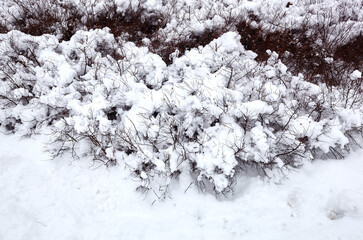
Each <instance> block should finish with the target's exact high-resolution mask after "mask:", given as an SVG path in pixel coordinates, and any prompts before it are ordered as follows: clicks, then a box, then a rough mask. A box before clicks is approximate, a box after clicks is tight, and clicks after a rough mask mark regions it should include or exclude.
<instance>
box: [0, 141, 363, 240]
mask: <svg viewBox="0 0 363 240" xmlns="http://www.w3.org/2000/svg"><path fill="white" fill-rule="evenodd" d="M46 142H47V136H38V137H34V138H32V139H20V137H19V136H18V135H11V136H5V135H1V136H0V191H1V194H0V212H1V215H0V226H1V227H0V239H2V240H18V239H19V240H20V239H27V240H42V239H47V240H48V239H54V240H57V239H62V240H63V239H90V240H91V239H109V240H113V239H207V240H212V239H221V238H223V239H349V240H358V239H362V237H363V228H362V226H363V158H362V154H363V151H362V150H360V151H359V152H356V153H352V154H351V156H350V157H348V158H347V159H345V160H325V161H322V160H317V161H314V162H312V163H308V164H305V165H304V167H302V168H301V169H299V170H298V171H297V172H290V173H288V175H287V178H286V179H284V180H281V181H279V182H274V181H266V180H263V179H260V178H258V177H255V176H244V177H240V178H239V180H238V183H237V185H236V189H235V192H234V196H233V198H229V199H226V198H224V197H223V196H222V195H221V196H218V197H217V198H216V197H215V196H214V195H212V194H209V193H207V194H203V193H201V192H198V189H197V188H196V186H195V185H194V184H191V180H190V178H189V177H188V176H187V175H181V176H180V180H179V182H178V183H175V184H174V185H173V186H172V188H171V189H170V193H169V196H170V198H167V199H166V200H165V201H158V200H156V199H157V197H156V196H155V195H154V194H153V193H152V192H149V193H148V194H145V193H144V194H143V193H140V192H136V191H135V190H134V189H135V187H136V186H137V183H135V182H134V181H133V180H132V179H130V178H129V176H128V174H129V173H128V171H126V170H125V169H124V168H123V166H121V165H118V166H115V167H112V168H105V167H103V166H102V167H99V165H97V164H95V165H90V161H87V160H84V159H83V160H79V161H73V160H71V158H69V157H67V156H64V157H63V158H62V159H57V160H49V156H48V155H47V153H46V152H44V151H43V150H44V144H46ZM154 200H156V201H155V202H154Z"/></svg>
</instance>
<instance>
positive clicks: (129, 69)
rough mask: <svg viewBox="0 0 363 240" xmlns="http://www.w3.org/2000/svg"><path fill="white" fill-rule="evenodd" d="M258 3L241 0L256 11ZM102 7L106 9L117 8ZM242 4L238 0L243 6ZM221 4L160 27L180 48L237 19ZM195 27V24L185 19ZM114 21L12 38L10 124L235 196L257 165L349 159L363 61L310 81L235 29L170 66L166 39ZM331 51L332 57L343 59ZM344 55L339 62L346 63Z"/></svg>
mask: <svg viewBox="0 0 363 240" xmlns="http://www.w3.org/2000/svg"><path fill="white" fill-rule="evenodd" d="M127 2H128V1H127ZM150 2H151V1H146V2H145V3H143V4H144V5H143V7H142V9H143V11H145V12H147V11H148V12H155V11H156V10H157V11H158V12H160V13H162V14H166V12H163V9H164V10H165V9H168V8H167V7H168V6H169V7H170V6H171V5H170V3H168V4H166V5H162V4H161V3H159V2H157V3H156V2H155V4H154V5H151V4H150ZM231 2H234V1H231ZM261 2H263V1H261ZM346 2H347V4H348V3H350V2H352V4H353V1H350V2H349V1H346ZM14 3H16V4H15V5H13V6H11V7H10V8H9V12H12V13H13V14H12V16H13V17H14V19H15V20H17V19H18V18H17V16H18V17H19V16H21V14H24V12H21V11H20V12H17V10H16V9H18V8H19V6H21V4H24V3H23V2H22V1H14ZM49 3H52V4H53V5H52V7H61V6H63V5H59V4H60V3H59V2H57V1H49ZM123 3H124V2H123V1H116V2H114V5H113V7H114V6H118V7H119V8H117V9H116V10H117V11H121V12H122V9H124V10H125V9H130V6H127V7H125V8H122V6H123V5H122V4H123ZM219 3H220V2H219V1H216V3H215V5H213V4H212V6H219V5H218V4H219ZM148 4H149V5H148ZM175 4H176V5H178V3H177V2H176V3H175ZM195 4H196V3H195ZM253 4H254V3H253V2H245V3H244V4H241V6H243V7H244V9H249V8H251V9H249V11H252V10H256V11H257V10H258V9H259V8H256V7H253V6H250V5H253ZM83 6H84V5H83ZM94 6H98V8H97V9H99V11H100V12H102V11H103V10H104V9H109V8H107V6H108V5H102V4H101V5H97V4H95V5H94ZM158 6H163V7H164V8H160V9H157V7H158ZM238 6H239V5H238ZM238 6H234V5H233V4H232V3H231V5H230V7H231V8H232V9H235V8H236V9H239V8H242V7H238ZM274 6H275V7H276V6H278V4H276V5H274ZM109 7H110V8H111V7H112V6H109ZM137 7H140V5H138V6H134V8H135V11H137V9H138V8H137ZM174 7H175V8H176V6H174ZM134 8H133V6H131V9H134ZM180 8H182V9H188V8H187V7H186V8H183V7H182V6H180ZM102 9H103V10H102ZM120 9H121V10H120ZM173 9H174V8H173ZM189 9H190V7H189ZM197 9H198V8H197ZM199 9H200V8H199ZM227 9H228V8H227ZM86 10H87V9H86ZM86 10H85V11H86ZM116 10H115V11H116ZM217 10H218V9H214V8H211V9H210V11H211V12H212V13H213V15H206V16H204V15H203V18H202V19H205V21H204V22H203V23H204V24H205V25H198V21H192V20H191V19H192V18H198V16H199V15H198V14H202V13H203V14H206V12H205V11H202V10H200V12H198V11H197V10H195V9H194V10H193V11H194V12H193V14H192V16H189V17H188V16H184V17H183V18H182V19H189V23H185V22H183V21H182V19H179V18H181V16H182V15H180V14H179V15H175V14H176V13H175V12H174V13H172V14H171V15H170V16H169V18H170V19H171V20H170V22H168V23H167V24H166V23H165V24H163V26H164V28H162V29H161V28H160V29H159V27H158V28H156V29H154V30H155V31H158V34H159V35H160V36H165V35H163V32H164V33H167V32H173V31H174V32H173V33H174V34H172V35H170V36H169V37H170V39H163V40H164V41H165V43H166V45H168V44H170V43H172V42H173V41H174V42H175V43H176V44H178V41H179V40H180V39H181V38H183V36H182V35H183V34H186V38H188V37H190V36H195V35H190V34H195V32H194V33H189V32H188V31H189V30H190V29H194V31H200V32H201V33H200V34H202V32H204V31H205V28H208V26H209V25H208V24H210V28H214V29H218V26H219V25H221V26H222V25H223V26H226V25H225V21H226V19H228V18H227V16H224V15H223V18H222V17H221V16H220V15H221V14H217V13H215V11H217ZM259 10H260V11H262V10H261V9H259ZM263 10H264V11H265V10H266V11H267V10H268V8H263ZM298 10H301V9H300V8H296V9H295V10H294V11H298ZM313 10H314V9H312V11H313ZM87 11H88V10H87ZM92 11H96V10H94V9H93V10H92ZM219 11H220V12H221V13H224V12H223V11H222V10H219ZM224 11H226V10H224ZM352 11H353V10H352ZM231 12H232V14H233V13H234V12H235V11H234V10H233V11H231ZM262 12H263V11H262ZM135 14H136V13H135ZM184 14H186V15H188V12H184ZM265 14H266V16H267V15H268V14H269V13H265ZM116 15H117V14H116ZM62 16H63V15H62ZM84 16H88V15H84ZM121 16H123V17H125V16H124V15H120V16H119V17H121ZM126 16H127V15H126ZM142 16H143V15H140V18H143V17H142ZM211 16H214V17H213V18H211ZM218 16H219V17H218ZM33 17H34V16H33ZM35 17H36V16H35ZM63 17H64V16H63ZM88 17H89V16H88ZM361 17H362V16H357V17H356V18H357V19H358V18H361ZM14 19H13V20H11V21H15V20H14ZM82 19H83V18H82ZM283 19H285V20H286V19H289V17H288V15H286V16H284V18H283ZM83 20H84V19H83ZM88 20H89V19H88ZM272 20H273V19H265V21H266V23H264V24H267V25H266V26H270V25H268V24H271V22H269V21H272ZM358 20H359V19H358ZM358 20H357V22H359V21H358ZM57 21H58V20H57ZM125 21H126V20H125ZM145 21H146V20H145V19H144V22H145ZM175 21H176V22H175ZM178 21H179V22H178ZM276 21H277V20H276ZM126 22H127V21H126ZM191 23H193V24H194V25H195V26H194V25H193V26H192V27H190V25H189V26H188V27H185V28H183V27H182V25H183V24H191ZM285 23H289V21H287V20H286V21H285ZM175 24H176V25H175ZM178 24H179V25H178ZM218 24H219V25H218ZM251 24H254V23H251ZM256 24H257V23H256ZM337 24H338V22H337ZM174 25H175V26H174ZM305 26H308V25H305ZM112 27H114V26H113V25H112V26H111V27H110V28H107V27H105V28H102V29H94V30H89V29H87V30H78V31H75V32H74V33H73V32H72V34H71V36H69V39H65V37H64V36H62V37H59V35H57V34H56V32H54V34H55V35H51V34H41V35H40V36H31V35H29V34H27V33H29V32H27V33H23V32H21V31H18V30H11V31H8V32H7V33H4V34H1V35H0V44H1V46H0V54H1V56H3V57H2V58H1V59H0V69H1V70H0V78H1V80H2V81H1V82H0V106H1V108H2V114H1V116H0V118H1V119H0V121H1V126H2V127H3V128H4V130H5V131H8V132H11V131H19V132H21V133H23V134H24V135H31V134H34V133H39V132H42V131H47V130H48V129H50V130H51V132H52V140H53V142H52V143H50V144H49V145H48V149H49V151H50V152H51V153H52V154H53V155H54V156H55V157H56V156H58V155H60V154H62V153H64V152H71V153H72V155H73V157H75V158H78V157H86V156H92V158H93V159H94V160H97V161H100V162H103V163H105V164H106V165H112V164H117V163H121V162H122V163H123V164H125V165H126V166H127V167H128V168H129V169H130V171H131V172H132V174H133V175H134V176H135V178H137V179H139V180H140V188H143V189H151V188H153V189H154V190H155V189H157V190H158V191H160V192H162V193H165V192H166V191H167V188H168V185H169V183H170V181H171V180H172V179H173V178H175V177H177V176H178V175H179V174H180V173H182V172H187V173H190V174H191V175H192V176H194V177H195V180H196V181H197V182H198V183H200V185H201V186H205V187H206V186H207V185H211V186H212V188H213V189H214V190H215V191H216V192H224V191H228V190H230V189H231V187H232V186H233V182H234V180H235V178H236V175H237V173H238V172H240V171H243V170H246V169H255V170H257V171H258V172H259V173H261V174H264V175H267V176H268V175H269V174H270V171H271V170H284V169H288V168H293V167H298V166H301V165H302V164H303V163H304V161H310V160H313V159H314V158H316V157H324V156H327V155H329V154H330V155H334V156H336V157H343V156H344V154H345V152H347V151H349V150H350V149H351V148H352V144H353V143H354V142H355V140H354V135H355V134H357V133H359V132H361V131H362V121H363V107H362V106H363V97H362V91H363V85H362V81H363V79H362V74H361V69H358V70H356V69H351V68H344V70H345V71H341V72H343V73H344V74H342V75H337V74H338V72H333V73H332V74H333V75H332V77H333V78H335V76H340V77H341V78H340V79H339V84H328V83H327V82H325V81H311V79H310V78H309V79H307V78H306V77H305V76H304V75H303V74H301V73H298V74H294V73H293V72H295V70H296V69H294V68H293V67H292V66H287V65H288V63H286V64H284V63H283V62H282V61H281V59H282V58H283V59H286V56H285V57H283V56H279V54H278V53H276V52H274V51H271V50H267V51H266V53H265V54H266V55H267V56H268V58H266V60H264V61H260V60H259V59H258V57H259V55H258V54H256V53H255V52H253V51H251V50H248V49H249V47H248V46H246V45H243V40H244V39H245V38H246V36H243V35H240V33H241V32H240V31H238V30H236V29H233V27H231V28H230V29H229V30H228V31H226V32H225V33H223V32H220V34H217V35H213V36H216V37H217V38H215V39H211V41H210V42H208V44H206V45H205V46H198V45H196V46H192V47H190V48H184V49H183V51H182V52H179V51H178V50H177V49H176V51H175V52H174V53H172V54H170V55H168V57H169V60H170V62H165V58H163V56H161V55H158V54H157V53H158V51H161V50H160V49H161V45H162V44H161V45H160V46H159V50H158V51H154V50H155V49H153V48H152V47H153V46H152V42H155V41H156V40H155V38H156V35H155V36H151V35H150V34H152V33H151V32H150V33H148V32H147V31H144V30H142V29H141V30H140V29H139V30H140V32H141V33H143V34H144V35H143V34H141V35H140V36H141V37H152V38H151V39H146V38H144V39H142V40H141V41H132V40H133V38H130V36H126V35H127V34H126V35H122V34H121V35H120V36H117V35H115V32H114V30H115V29H112ZM175 27H177V28H176V30H175V29H174V30H172V29H173V28H175ZM289 27H290V28H292V26H289ZM353 27H354V28H355V27H356V25H354V26H352V28H353ZM65 28H67V27H65ZM95 28H97V26H95ZM56 29H58V30H59V29H61V28H56ZM183 29H184V32H183ZM185 29H187V30H185ZM198 29H199V30H198ZM20 30H21V29H20ZM49 31H50V30H49ZM179 31H181V32H180V33H179ZM47 33H52V34H53V32H52V31H50V32H47ZM330 33H331V34H334V33H333V32H332V31H331V32H330ZM148 34H149V35H148ZM159 35H158V36H159ZM338 35H339V34H336V36H338ZM352 35H354V34H352ZM134 37H135V36H134ZM184 37H185V36H184ZM329 37H331V36H329ZM355 37H356V36H355V35H354V36H352V37H351V38H352V39H353V38H355ZM173 38H176V40H175V39H174V40H173ZM202 40H203V39H202ZM150 41H151V42H150ZM141 43H143V44H141ZM140 44H141V45H140ZM253 44H256V43H255V42H253ZM324 44H325V45H324ZM326 44H327V43H322V45H324V46H327V45H326ZM184 46H185V45H184ZM187 46H189V45H187ZM334 47H335V48H336V47H337V46H334ZM287 54H294V52H292V53H287ZM323 56H324V61H325V63H324V64H326V65H329V64H331V65H332V64H333V63H335V62H336V61H335V60H333V58H330V57H332V56H328V55H324V54H323ZM359 61H361V60H359ZM343 63H344V62H343ZM343 63H342V62H339V63H337V64H336V65H334V66H335V67H336V66H343V67H344V66H345V65H344V64H343ZM319 66H320V65H319ZM324 66H325V65H324ZM329 69H330V68H329ZM307 80H309V81H307Z"/></svg>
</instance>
